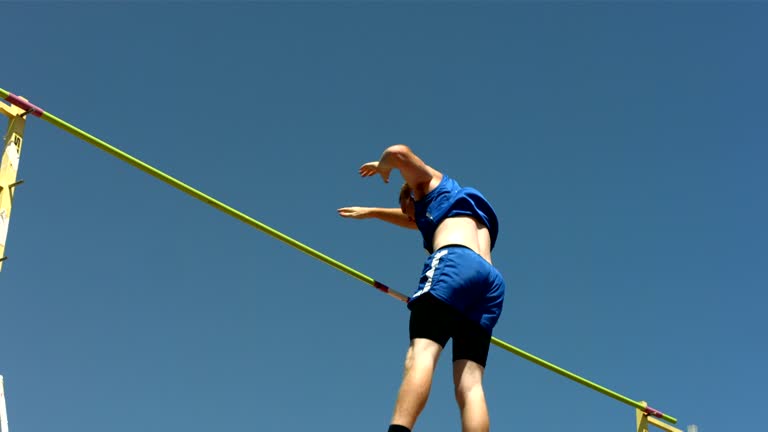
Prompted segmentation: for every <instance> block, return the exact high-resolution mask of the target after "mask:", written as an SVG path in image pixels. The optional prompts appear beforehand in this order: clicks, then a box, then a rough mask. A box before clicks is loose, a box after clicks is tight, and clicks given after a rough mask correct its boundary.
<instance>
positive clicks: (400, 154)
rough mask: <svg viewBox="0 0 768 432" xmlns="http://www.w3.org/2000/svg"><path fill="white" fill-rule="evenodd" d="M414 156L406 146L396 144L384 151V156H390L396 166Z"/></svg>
mask: <svg viewBox="0 0 768 432" xmlns="http://www.w3.org/2000/svg"><path fill="white" fill-rule="evenodd" d="M411 154H413V152H412V151H411V149H410V148H409V147H408V146H407V145H405V144H395V145H391V146H389V147H387V149H386V150H384V156H385V157H386V156H389V157H390V158H391V160H392V161H393V162H394V163H395V164H396V165H399V163H400V162H402V161H405V160H407V159H408V157H409V156H410V155H411Z"/></svg>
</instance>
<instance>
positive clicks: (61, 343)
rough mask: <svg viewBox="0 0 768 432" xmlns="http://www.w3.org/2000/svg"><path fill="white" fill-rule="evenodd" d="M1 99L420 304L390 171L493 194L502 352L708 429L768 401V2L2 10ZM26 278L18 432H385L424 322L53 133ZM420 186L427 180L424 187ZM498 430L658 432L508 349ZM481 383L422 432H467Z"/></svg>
mask: <svg viewBox="0 0 768 432" xmlns="http://www.w3.org/2000/svg"><path fill="white" fill-rule="evenodd" d="M0 16H2V18H3V19H2V21H3V48H2V60H0V64H1V65H2V69H1V70H2V71H1V72H0V87H2V88H4V89H6V90H8V91H11V92H13V93H16V94H20V95H23V96H25V97H27V98H29V99H30V100H31V101H32V102H33V103H36V104H37V105H39V106H41V107H42V108H44V109H46V110H48V111H50V112H51V113H53V114H54V115H56V116H58V117H61V118H62V119H64V120H66V121H68V122H70V123H73V124H75V125H77V126H78V127H80V128H82V129H84V130H87V131H89V132H90V133H92V134H94V135H96V136H98V137H100V138H102V139H104V140H106V141H108V142H109V143H111V144H112V145H114V146H116V147H118V148H120V149H122V150H124V151H126V152H128V153H130V154H132V155H134V156H136V157H138V158H140V159H142V160H144V161H145V162H147V163H150V164H152V165H154V166H156V167H158V168H159V169H161V170H163V171H165V172H167V173H169V174H171V175H173V176H176V177H178V178H179V179H181V180H182V181H184V182H187V183H188V184H190V185H192V186H194V187H197V188H199V189H200V190H202V191H203V192H205V193H208V194H210V195H212V196H214V197H216V198H218V199H220V200H222V201H224V202H225V203H227V204H229V205H231V206H233V207H235V208H237V209H239V210H241V211H243V212H245V213H247V214H249V215H251V216H253V217H254V218H256V219H258V220H259V221H261V222H263V223H266V224H267V225H270V226H272V227H273V228H275V229H277V230H280V231H282V232H284V233H285V234H287V235H289V236H291V237H294V238H296V239H297V240H299V241H301V242H304V243H306V244H307V245H309V246H311V247H313V248H316V249H318V250H319V251H321V252H323V253H326V254H328V255H330V256H331V257H333V258H335V259H338V260H340V261H342V262H344V263H346V264H347V265H349V266H351V267H353V268H356V269H358V270H360V271H362V272H363V273H365V274H368V275H370V276H372V277H374V278H376V279H378V280H381V281H382V282H384V283H386V284H388V285H390V286H392V287H393V288H395V289H397V290H399V291H402V292H406V293H410V292H412V290H413V288H414V287H415V284H416V282H417V279H418V274H419V271H420V269H421V265H422V261H423V259H424V258H425V254H424V252H423V250H421V248H420V243H421V241H420V238H419V236H418V233H417V232H415V231H406V230H402V229H399V228H397V227H394V226H388V225H385V224H383V223H377V222H376V221H353V220H345V219H341V218H339V217H338V215H337V214H336V209H337V208H338V207H341V206H345V205H394V204H395V202H396V194H397V186H396V183H397V182H393V183H394V184H391V185H384V184H383V183H381V182H380V181H379V180H378V179H360V178H358V176H357V168H358V167H359V166H360V164H362V163H364V162H367V161H370V160H374V159H376V158H378V156H379V155H380V153H381V151H382V150H383V149H384V148H385V147H386V146H387V145H389V144H393V143H406V144H408V145H410V146H411V147H412V148H413V149H414V151H415V152H416V153H417V154H419V155H420V156H421V157H422V158H423V159H425V160H426V161H427V162H428V163H429V164H430V165H432V166H434V167H435V168H437V169H439V170H441V171H443V172H445V173H447V174H449V175H451V176H452V177H454V178H456V179H458V180H459V181H461V182H462V183H463V184H466V185H470V186H474V187H477V188H479V189H480V190H482V191H483V192H484V193H485V195H486V196H488V197H489V198H490V199H491V200H492V202H493V204H494V205H495V208H496V210H497V213H498V215H499V217H500V220H501V234H500V238H499V242H498V245H497V248H496V250H495V251H494V262H495V263H496V265H497V267H498V268H499V269H500V270H501V271H502V272H503V274H504V275H505V277H506V280H507V285H508V294H507V296H508V297H507V302H506V307H505V311H504V314H503V316H502V319H501V321H500V323H499V325H498V327H497V328H496V333H495V334H496V336H498V337H499V338H501V339H503V340H505V341H507V342H510V343H512V344H513V345H515V346H518V347H520V348H522V349H524V350H527V351H529V352H531V353H533V354H535V355H538V356H540V357H542V358H544V359H546V360H548V361H551V362H553V363H555V364H558V365H560V366H562V367H565V368H567V369H569V370H571V371H573V372H575V373H578V374H580V375H583V376H585V377H586V378H588V379H591V380H593V381H596V382H597V383H599V384H601V385H604V386H606V387H608V388H610V389H613V390H615V391H618V392H619V393H622V394H624V395H626V396H628V397H630V398H632V399H636V400H647V401H649V403H650V404H651V405H652V406H654V407H656V408H658V409H661V410H662V411H665V412H668V413H670V414H672V415H674V416H676V417H678V418H679V419H680V423H679V426H680V427H681V428H683V429H685V426H686V425H688V424H697V425H699V427H700V429H699V430H700V432H716V431H723V432H725V431H737V430H757V429H758V428H759V427H761V426H760V425H761V424H762V422H763V421H764V409H765V406H766V403H768V398H767V397H766V384H768V379H767V378H766V372H765V365H766V364H768V349H767V348H766V329H768V322H767V320H766V318H765V315H766V314H765V312H764V308H765V304H766V302H767V301H768V294H766V292H767V291H766V288H768V251H767V250H766V244H768V234H767V231H766V220H768V195H767V194H766V185H768V170H766V161H767V160H768V147H767V146H766V137H767V136H768V104H767V103H766V101H768V84H767V83H768V81H767V80H766V77H768V55H766V52H767V51H766V49H767V48H768V47H767V46H766V41H768V5H766V4H765V3H762V4H761V3H751V4H750V3H738V4H737V3H715V2H707V3H696V2H680V3H645V2H643V3H630V2H624V3H617V4H613V3H571V2H569V3H565V2H562V3H547V4H537V3H513V2H488V3H459V2H454V3H451V4H441V3H438V2H424V3H417V4H409V3H404V2H398V3H393V4H387V3H363V4H358V3H340V2H339V3H319V2H318V3H305V4H300V3H293V4H290V3H289V4H277V3H274V4H270V3H250V4H240V3H205V4H196V3H162V4H153V3H137V4H128V3H120V4H97V3H63V2H62V3H39V4H38V3H35V4H23V3H3V4H2V6H0ZM20 177H21V178H23V179H24V180H25V181H26V182H25V184H24V185H22V186H21V187H20V188H19V190H18V192H17V199H16V201H15V205H14V210H13V215H12V219H11V228H10V233H9V236H8V247H7V249H6V253H7V255H8V256H9V259H8V261H7V262H6V263H5V266H4V268H3V271H2V273H0V374H2V375H4V376H5V380H6V395H7V399H8V415H9V420H10V427H11V431H14V432H15V431H25V432H27V431H29V432H48V431H57V432H63V431H76V432H102V431H111V432H122V431H137V430H140V431H145V432H152V431H158V432H167V431H176V430H179V431H181V430H183V431H186V432H196V431H211V430H215V431H245V430H251V431H267V432H272V431H275V432H282V431H286V432H293V431H296V432H299V431H301V432H303V431H309V430H323V431H331V430H338V431H349V432H359V431H384V430H385V429H386V426H387V424H388V421H389V417H390V414H391V410H392V405H393V401H394V397H395V393H396V390H397V387H398V385H399V380H400V375H401V367H402V360H403V354H404V352H405V349H406V347H407V344H408V340H407V320H408V313H407V310H406V308H405V307H404V305H403V304H401V303H399V302H397V301H395V300H393V299H391V298H389V297H388V296H385V295H382V294H381V293H379V292H377V291H376V290H374V289H372V288H370V287H369V286H366V285H365V284H362V283H360V282H359V281H357V280H355V279H353V278H350V277H349V276H347V275H346V274H344V273H341V272H339V271H337V270H335V269H333V268H331V267H328V266H326V265H325V264H323V263H321V262H319V261H316V260H314V259H312V258H310V257H308V256H306V255H304V254H302V253H300V252H298V251H296V250H295V249H293V248H290V247H288V246H286V245H284V244H282V243H280V242H278V241H276V240H274V239H272V238H271V237H269V236H267V235H265V234H263V233H261V232H259V231H257V230H254V229H252V228H250V227H248V226H246V225H245V224H243V223H240V222H238V221H236V220H234V219H231V218H229V217H227V216H225V215H223V214H221V213H219V212H217V211H215V210H214V209H212V208H210V207H208V206H206V205H204V204H202V203H200V202H198V201H196V200H194V199H192V198H190V197H189V196H186V195H184V194H182V193H180V192H178V191H176V190H175V189H173V188H171V187H168V186H167V185H165V184H163V183H161V182H159V181H157V180H155V179H153V178H151V177H149V176H147V175H146V174H144V173H142V172H140V171H138V170H136V169H134V168H132V167H130V166H128V165H126V164H125V163H123V162H121V161H119V160H117V159H114V158H112V157H111V156H109V155H107V154H106V153H103V152H101V151H99V150H97V149H95V148H93V147H91V146H90V145H88V144H86V143H84V142H82V141H79V140H78V139H76V138H74V137H72V136H70V135H68V134H66V133H64V132H62V131H60V130H58V129H56V128H55V127H53V126H52V125H50V124H47V123H45V122H43V121H41V120H39V119H34V118H33V119H30V120H29V121H28V124H27V133H26V135H25V141H24V147H23V152H22V156H21V167H20ZM395 180H397V178H396V179H395ZM486 391H487V396H488V399H489V405H490V410H491V417H492V429H493V430H495V431H529V430H536V431H552V432H558V431H563V430H577V431H587V430H589V431H590V432H609V431H610V432H614V431H619V430H625V431H629V430H632V428H633V422H634V412H633V410H632V409H631V408H629V407H626V406H624V405H622V404H620V403H618V402H616V401H614V400H612V399H609V398H607V397H605V396H603V395H600V394H598V393H595V392H593V391H591V390H588V389H586V388H584V387H582V386H579V385H577V384H575V383H573V382H571V381H568V380H566V379H564V378H562V377H560V376H558V375H555V374H553V373H551V372H549V371H547V370H544V369H542V368H540V367H537V366H535V365H533V364H530V363H528V362H526V361H524V360H522V359H520V358H517V357H516V356H514V355H512V354H510V353H507V352H506V351H502V350H500V349H497V348H495V347H494V348H492V350H491V356H490V364H489V368H488V370H487V374H486ZM459 429H460V424H459V422H458V413H457V410H456V408H455V405H454V402H453V395H452V384H451V379H450V361H449V359H448V358H447V357H446V358H444V359H443V362H441V364H440V366H439V369H438V371H437V376H436V381H435V384H434V387H433V395H432V398H431V399H430V401H429V403H428V406H427V408H426V411H425V413H424V415H423V417H422V418H421V419H420V421H419V423H418V424H417V428H416V431H458V430H459Z"/></svg>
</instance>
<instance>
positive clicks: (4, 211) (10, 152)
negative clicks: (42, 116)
mask: <svg viewBox="0 0 768 432" xmlns="http://www.w3.org/2000/svg"><path fill="white" fill-rule="evenodd" d="M0 111H2V113H3V114H5V116H6V117H8V128H7V130H6V132H5V135H3V144H4V146H3V156H2V161H0V270H2V269H3V261H5V260H6V258H7V257H6V255H5V246H6V244H7V241H8V226H9V223H10V219H11V207H12V206H13V196H14V193H15V192H16V186H18V185H20V184H21V183H22V181H20V180H17V179H16V177H17V174H18V172H19V160H20V157H21V143H22V141H23V138H24V125H25V124H26V119H25V116H24V111H23V110H22V109H21V108H18V107H16V106H13V105H6V104H5V103H3V102H0Z"/></svg>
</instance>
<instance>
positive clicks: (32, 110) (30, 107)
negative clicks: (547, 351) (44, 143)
mask: <svg viewBox="0 0 768 432" xmlns="http://www.w3.org/2000/svg"><path fill="white" fill-rule="evenodd" d="M0 97H2V99H5V100H6V101H8V102H10V103H11V104H13V105H15V106H17V107H19V108H21V109H22V110H24V114H22V116H26V115H28V114H32V115H33V116H35V117H39V118H41V119H43V120H45V121H47V122H49V123H51V124H53V125H54V126H56V127H58V128H59V129H62V130H64V131H66V132H69V133H70V134H72V135H74V136H76V137H78V138H80V139H82V140H83V141H85V142H87V143H89V144H92V145H93V146H95V147H97V148H99V149H101V150H103V151H105V152H107V153H109V154H111V155H112V156H115V157H116V158H118V159H120V160H122V161H124V162H127V163H129V164H130V165H133V166H134V167H136V168H138V169H140V170H142V171H144V172H145V173H147V174H149V175H151V176H152V177H155V178H157V179H158V180H160V181H162V182H164V183H167V184H169V185H170V186H173V187H174V188H176V189H178V190H180V191H182V192H184V193H186V194H187V195H191V196H193V197H194V198H197V199H198V200H200V201H202V202H204V203H206V204H208V205H210V206H211V207H213V208H215V209H217V210H220V211H222V212H224V213H226V214H228V215H230V216H232V217H234V218H235V219H238V220H240V221H242V222H244V223H246V224H248V225H250V226H252V227H254V228H256V229H258V230H260V231H262V232H264V233H266V234H269V235H270V236H272V237H274V238H276V239H277V240H280V241H282V242H283V243H286V244H288V245H290V246H293V247H294V248H296V249H298V250H300V251H302V252H304V253H305V254H307V255H310V256H312V257H314V258H317V259H318V260H320V261H322V262H324V263H326V264H328V265H330V266H331V267H335V268H336V269H338V270H341V271H343V272H344V273H347V274H348V275H350V276H352V277H354V278H356V279H358V280H360V281H361V282H364V283H366V284H368V285H371V286H373V287H374V288H376V289H378V290H380V291H382V292H384V293H386V294H388V295H390V296H391V297H394V298H396V299H397V300H400V301H402V302H407V301H408V296H406V295H405V294H403V293H400V292H398V291H395V290H394V289H392V288H390V287H388V286H386V285H384V284H383V283H381V282H379V281H377V280H375V279H373V278H372V277H370V276H367V275H365V274H363V273H361V272H359V271H357V270H355V269H353V268H351V267H349V266H347V265H345V264H343V263H341V262H339V261H336V260H334V259H333V258H331V257H329V256H326V255H324V254H322V253H320V252H318V251H316V250H314V249H312V248H311V247H309V246H307V245H305V244H303V243H301V242H299V241H297V240H294V239H293V238H291V237H288V236H287V235H285V234H283V233H281V232H279V231H277V230H275V229H273V228H271V227H269V226H267V225H265V224H263V223H261V222H259V221H257V220H256V219H253V218H252V217H250V216H248V215H246V214H244V213H242V212H240V211H238V210H235V209H234V208H232V207H230V206H228V205H226V204H224V203H222V202H220V201H218V200H216V199H214V198H213V197H211V196H208V195H206V194H204V193H202V192H200V191H198V190H197V189H194V188H193V187H191V186H189V185H187V184H185V183H183V182H181V181H179V180H177V179H175V178H173V177H171V176H170V175H168V174H166V173H164V172H162V171H160V170H158V169H157V168H154V167H152V166H150V165H148V164H146V163H144V162H142V161H140V160H139V159H136V158H135V157H133V156H131V155H129V154H127V153H125V152H123V151H121V150H119V149H117V148H115V147H112V146H111V145H109V144H108V143H106V142H104V141H102V140H100V139H98V138H96V137H94V136H93V135H91V134H89V133H87V132H85V131H83V130H80V129H78V128H77V127H75V126H73V125H71V124H69V123H67V122H65V121H63V120H61V119H59V118H58V117H56V116H54V115H52V114H50V113H48V112H45V111H44V110H42V109H41V108H39V107H38V106H36V105H34V104H32V103H30V102H29V101H27V100H25V99H23V98H21V97H19V96H16V95H15V94H13V93H10V92H8V91H6V90H4V89H2V88H0ZM491 342H492V343H493V344H494V345H496V346H498V347H500V348H503V349H505V350H507V351H509V352H511V353H513V354H515V355H517V356H519V357H522V358H524V359H526V360H528V361H530V362H533V363H535V364H537V365H539V366H542V367H544V368H546V369H549V370H550V371H552V372H555V373H557V374H559V375H562V376H564V377H566V378H568V379H570V380H573V381H576V382H577V383H579V384H582V385H584V386H586V387H589V388H591V389H592V390H595V391H598V392H600V393H602V394H604V395H606V396H608V397H611V398H613V399H615V400H617V401H619V402H622V403H624V404H626V405H629V406H631V407H634V408H635V409H638V410H640V411H642V412H643V413H645V414H647V415H649V416H653V417H658V418H661V419H663V420H666V421H668V422H670V423H672V424H675V423H677V419H676V418H675V417H672V416H670V415H669V414H665V413H663V412H661V411H659V410H656V409H654V408H651V407H650V406H648V405H647V404H646V403H645V402H638V401H635V400H633V399H630V398H628V397H626V396H623V395H621V394H619V393H616V392H614V391H612V390H609V389H607V388H605V387H603V386H601V385H598V384H595V383H594V382H592V381H589V380H587V379H585V378H583V377H581V376H579V375H576V374H574V373H572V372H569V371H567V370H565V369H563V368H561V367H559V366H556V365H554V364H552V363H550V362H548V361H546V360H543V359H541V358H539V357H536V356H534V355H533V354H530V353H528V352H526V351H523V350H521V349H520V348H517V347H515V346H512V345H510V344H508V343H507V342H504V341H502V340H500V339H497V338H496V337H493V338H491Z"/></svg>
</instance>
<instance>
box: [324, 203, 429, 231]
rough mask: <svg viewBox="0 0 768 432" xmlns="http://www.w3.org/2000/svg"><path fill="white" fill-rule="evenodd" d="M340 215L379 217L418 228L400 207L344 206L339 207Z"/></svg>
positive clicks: (354, 217)
mask: <svg viewBox="0 0 768 432" xmlns="http://www.w3.org/2000/svg"><path fill="white" fill-rule="evenodd" d="M338 212H339V216H341V217H345V218H351V219H371V218H374V219H379V220H383V221H384V222H389V223H391V224H394V225H397V226H401V227H403V228H409V229H417V228H416V222H414V221H412V220H411V219H410V218H408V216H406V215H405V214H404V213H403V212H402V210H400V209H399V208H381V207H342V208H340V209H338Z"/></svg>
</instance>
